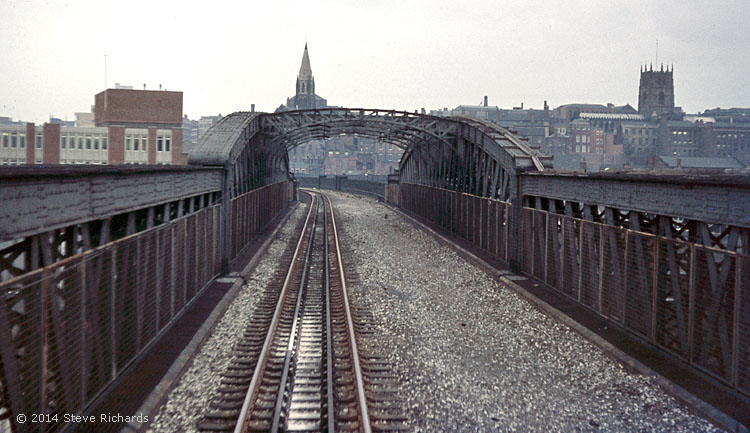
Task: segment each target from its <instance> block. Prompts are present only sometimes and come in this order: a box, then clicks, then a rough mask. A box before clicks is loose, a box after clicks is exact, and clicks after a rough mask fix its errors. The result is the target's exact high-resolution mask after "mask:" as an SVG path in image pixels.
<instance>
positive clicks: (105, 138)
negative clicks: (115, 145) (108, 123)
mask: <svg viewBox="0 0 750 433" xmlns="http://www.w3.org/2000/svg"><path fill="white" fill-rule="evenodd" d="M108 141H109V138H107V137H102V149H104V150H107V142H108Z"/></svg>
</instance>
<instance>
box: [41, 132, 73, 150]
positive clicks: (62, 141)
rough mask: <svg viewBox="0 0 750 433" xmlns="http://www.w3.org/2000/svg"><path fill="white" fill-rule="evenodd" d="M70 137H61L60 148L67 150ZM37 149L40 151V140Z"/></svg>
mask: <svg viewBox="0 0 750 433" xmlns="http://www.w3.org/2000/svg"><path fill="white" fill-rule="evenodd" d="M67 142H68V136H67V135H61V136H60V148H61V149H65V145H66V144H68V143H67ZM36 148H37V149H39V140H37V147H36Z"/></svg>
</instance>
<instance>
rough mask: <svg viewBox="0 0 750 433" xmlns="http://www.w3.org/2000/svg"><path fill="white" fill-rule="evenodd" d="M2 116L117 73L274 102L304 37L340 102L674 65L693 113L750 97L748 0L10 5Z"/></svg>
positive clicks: (377, 101)
mask: <svg viewBox="0 0 750 433" xmlns="http://www.w3.org/2000/svg"><path fill="white" fill-rule="evenodd" d="M0 16H2V17H3V22H4V25H2V26H0V52H2V53H3V54H2V60H0V76H2V77H3V78H4V79H3V80H2V82H1V83H0V95H2V98H0V116H8V117H12V118H14V119H20V120H25V121H32V122H38V123H41V122H43V121H46V120H47V119H48V118H49V116H50V115H54V116H56V117H60V118H67V119H73V113H74V112H77V111H87V110H88V109H89V108H90V106H91V105H93V102H94V101H93V95H94V94H96V93H98V92H99V91H101V90H102V89H104V87H105V55H106V56H107V68H106V69H107V74H106V75H107V77H106V84H107V86H108V87H113V86H114V84H115V83H121V84H125V85H131V86H133V87H134V88H136V89H141V88H143V84H144V83H145V84H146V86H147V88H148V89H158V88H159V85H162V86H163V88H166V89H168V90H179V91H183V92H184V110H183V112H184V113H186V114H188V115H190V116H200V115H202V114H215V113H219V112H221V113H229V112H232V111H236V110H247V109H249V107H250V104H251V103H255V104H256V107H257V109H258V110H261V111H273V110H274V109H275V108H276V107H277V106H278V105H279V104H280V103H282V102H283V100H284V98H285V97H287V96H288V95H289V94H290V93H293V92H292V91H293V85H294V80H295V74H296V71H297V69H298V68H299V59H300V55H301V52H302V49H303V47H304V44H305V42H307V43H308V44H309V49H310V55H311V59H312V67H313V70H314V71H315V78H316V83H317V89H316V92H317V93H319V94H321V95H323V96H324V97H326V98H327V99H328V101H329V102H330V103H331V104H333V105H339V106H365V107H379V108H394V109H404V110H414V109H418V108H421V107H425V108H426V109H428V110H429V109H437V108H442V107H453V106H456V105H459V104H478V103H480V101H481V98H482V96H483V95H488V96H489V100H490V103H491V104H492V105H498V106H500V107H506V108H509V107H511V106H515V105H519V104H520V103H521V102H524V103H525V106H526V107H537V108H541V107H542V104H543V101H544V100H547V101H548V102H549V104H550V106H553V107H554V106H557V105H561V104H566V103H571V102H591V103H607V102H613V103H615V104H626V103H630V104H631V105H633V106H635V105H636V103H637V102H638V92H637V89H638V78H639V76H638V74H639V67H640V66H641V65H643V64H644V63H657V60H656V56H657V53H656V41H657V40H658V46H659V49H658V63H661V62H664V63H665V64H669V65H672V64H673V65H674V69H675V73H674V74H675V104H676V105H679V106H682V107H683V109H684V111H685V112H688V113H690V112H699V111H702V110H704V109H706V108H712V107H717V106H721V107H732V106H747V105H748V101H750V88H748V86H746V85H744V84H746V83H747V75H746V74H747V71H748V70H750V56H748V55H747V52H748V47H750V32H748V31H747V23H748V21H749V20H750V11H749V9H748V8H747V3H746V1H741V0H726V1H718V2H711V3H710V4H709V3H706V2H699V1H664V2H648V1H640V0H639V1H628V2H624V1H617V2H591V1H570V2H565V3H558V4H551V3H550V2H542V1H502V2H493V1H471V2H447V1H439V2H435V1H410V2H401V1H383V2H365V1H357V2H344V1H321V2H292V1H279V2H252V3H245V2H236V3H235V2H223V1H219V2H211V3H209V4H205V3H201V4H200V5H197V4H190V3H183V2H158V3H157V2H144V1H137V2H131V3H128V4H127V5H125V4H123V3H119V2H107V3H102V2H95V1H68V2H64V1H29V2H11V1H5V2H2V3H0Z"/></svg>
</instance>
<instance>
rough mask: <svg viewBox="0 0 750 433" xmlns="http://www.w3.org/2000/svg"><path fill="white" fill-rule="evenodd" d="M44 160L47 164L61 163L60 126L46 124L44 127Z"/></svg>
mask: <svg viewBox="0 0 750 433" xmlns="http://www.w3.org/2000/svg"><path fill="white" fill-rule="evenodd" d="M43 128H44V144H43V150H44V158H43V161H44V163H45V164H59V163H60V125H58V124H54V123H45V124H44V126H43Z"/></svg>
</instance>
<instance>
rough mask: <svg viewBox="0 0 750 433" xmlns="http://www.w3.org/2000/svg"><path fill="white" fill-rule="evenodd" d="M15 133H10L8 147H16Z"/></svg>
mask: <svg viewBox="0 0 750 433" xmlns="http://www.w3.org/2000/svg"><path fill="white" fill-rule="evenodd" d="M16 146H17V144H16V134H11V136H10V147H16Z"/></svg>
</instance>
